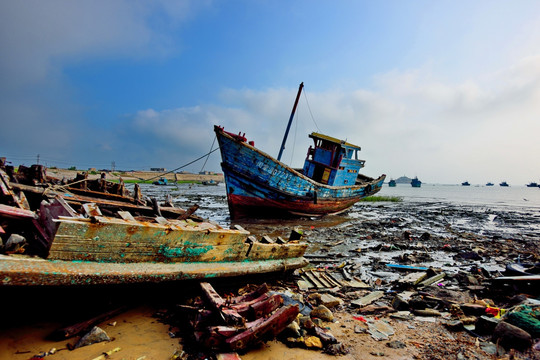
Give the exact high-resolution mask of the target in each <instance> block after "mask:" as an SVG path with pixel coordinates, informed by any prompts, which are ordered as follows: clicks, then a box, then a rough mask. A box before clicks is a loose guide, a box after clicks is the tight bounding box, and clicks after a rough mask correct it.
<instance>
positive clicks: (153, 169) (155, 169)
mask: <svg viewBox="0 0 540 360" xmlns="http://www.w3.org/2000/svg"><path fill="white" fill-rule="evenodd" d="M150 171H167V169H165V168H150Z"/></svg>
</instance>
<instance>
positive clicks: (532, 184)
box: [527, 182, 538, 187]
mask: <svg viewBox="0 0 540 360" xmlns="http://www.w3.org/2000/svg"><path fill="white" fill-rule="evenodd" d="M527 187H538V183H535V182H531V183H528V184H527Z"/></svg>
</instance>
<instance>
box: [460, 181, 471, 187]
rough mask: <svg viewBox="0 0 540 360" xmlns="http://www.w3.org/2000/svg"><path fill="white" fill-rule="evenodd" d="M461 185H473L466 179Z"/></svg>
mask: <svg viewBox="0 0 540 360" xmlns="http://www.w3.org/2000/svg"><path fill="white" fill-rule="evenodd" d="M461 186H471V184H469V182H468V181H464V182H462V183H461Z"/></svg>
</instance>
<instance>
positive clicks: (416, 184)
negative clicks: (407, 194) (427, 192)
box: [411, 176, 422, 188]
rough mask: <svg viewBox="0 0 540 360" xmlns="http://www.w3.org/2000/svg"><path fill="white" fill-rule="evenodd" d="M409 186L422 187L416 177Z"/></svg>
mask: <svg viewBox="0 0 540 360" xmlns="http://www.w3.org/2000/svg"><path fill="white" fill-rule="evenodd" d="M411 186H412V187H418V188H419V187H420V186H422V182H421V181H420V180H418V177H417V176H415V177H414V179H412V180H411Z"/></svg>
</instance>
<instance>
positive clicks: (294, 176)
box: [214, 126, 386, 219]
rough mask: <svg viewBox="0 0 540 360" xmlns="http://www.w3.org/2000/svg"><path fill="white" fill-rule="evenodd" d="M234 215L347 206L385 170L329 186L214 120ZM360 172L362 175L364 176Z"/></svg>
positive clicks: (313, 212)
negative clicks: (345, 184)
mask: <svg viewBox="0 0 540 360" xmlns="http://www.w3.org/2000/svg"><path fill="white" fill-rule="evenodd" d="M214 130H215V132H216V136H217V139H218V142H219V146H220V151H221V157H222V163H221V167H222V169H223V173H224V177H225V184H226V188H227V201H228V204H229V212H230V215H231V218H232V219H234V218H239V217H255V216H265V217H275V216H283V215H304V216H323V215H328V214H337V213H340V212H343V211H346V210H348V209H349V208H350V207H352V206H353V205H354V204H355V203H356V202H358V201H359V200H360V199H362V198H364V197H366V196H369V195H373V194H375V193H377V192H378V191H379V190H380V189H381V187H382V185H383V182H384V179H385V177H386V176H385V175H382V176H380V177H379V178H377V179H372V178H368V177H366V176H362V180H361V181H357V183H356V184H355V185H350V186H328V185H325V184H322V183H319V182H316V181H314V180H312V179H310V178H308V177H306V176H304V175H303V174H302V173H301V172H299V171H298V170H295V169H293V168H291V167H289V166H287V165H285V164H283V163H282V162H279V161H277V160H276V159H274V158H272V157H271V156H270V155H268V154H265V153H264V152H262V151H260V150H258V149H256V148H255V147H254V146H252V145H250V144H248V143H247V142H245V139H242V137H241V136H235V135H233V134H230V133H227V132H225V131H223V129H222V128H220V127H218V126H215V127H214ZM359 178H360V177H359Z"/></svg>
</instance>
